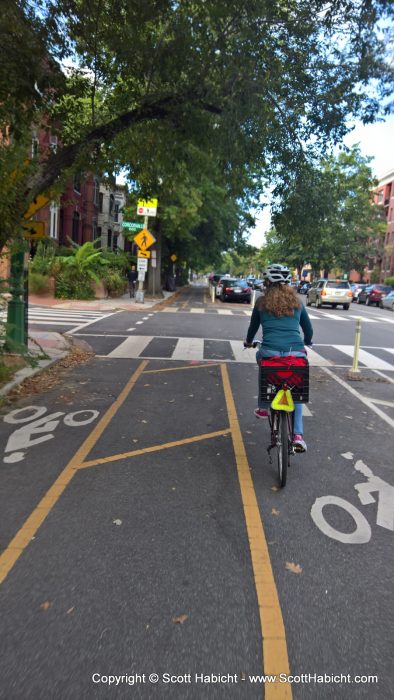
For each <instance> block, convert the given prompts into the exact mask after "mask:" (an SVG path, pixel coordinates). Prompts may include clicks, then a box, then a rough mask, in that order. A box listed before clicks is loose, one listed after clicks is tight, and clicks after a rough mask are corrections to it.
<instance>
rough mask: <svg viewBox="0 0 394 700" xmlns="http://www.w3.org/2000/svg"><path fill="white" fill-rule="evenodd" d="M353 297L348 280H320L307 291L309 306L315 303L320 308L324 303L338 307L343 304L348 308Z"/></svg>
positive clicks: (307, 303) (334, 307)
mask: <svg viewBox="0 0 394 700" xmlns="http://www.w3.org/2000/svg"><path fill="white" fill-rule="evenodd" d="M352 298H353V292H352V290H351V288H350V284H349V282H348V281H347V280H326V279H324V280H319V281H318V282H316V284H314V285H313V286H312V287H311V288H310V289H308V292H307V302H306V305H307V306H311V304H315V305H316V308H317V309H318V308H319V307H321V306H322V305H323V304H330V305H331V306H332V308H333V309H336V307H337V306H338V304H341V305H342V306H343V308H344V309H345V311H347V310H348V308H349V306H350V303H351V301H352Z"/></svg>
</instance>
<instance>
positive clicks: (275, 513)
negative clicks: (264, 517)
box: [271, 508, 280, 515]
mask: <svg viewBox="0 0 394 700" xmlns="http://www.w3.org/2000/svg"><path fill="white" fill-rule="evenodd" d="M279 513H280V510H277V509H276V508H273V509H272V510H271V515H279Z"/></svg>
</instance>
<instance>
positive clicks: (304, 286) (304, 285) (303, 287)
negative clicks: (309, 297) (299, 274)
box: [297, 282, 312, 294]
mask: <svg viewBox="0 0 394 700" xmlns="http://www.w3.org/2000/svg"><path fill="white" fill-rule="evenodd" d="M311 286H312V285H311V283H310V282H301V284H299V285H298V287H297V292H298V293H299V294H307V292H308V289H310V288H311Z"/></svg>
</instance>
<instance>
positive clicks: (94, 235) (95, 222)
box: [92, 219, 97, 241]
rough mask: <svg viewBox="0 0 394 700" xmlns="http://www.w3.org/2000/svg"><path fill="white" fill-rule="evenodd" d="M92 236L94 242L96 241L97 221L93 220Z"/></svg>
mask: <svg viewBox="0 0 394 700" xmlns="http://www.w3.org/2000/svg"><path fill="white" fill-rule="evenodd" d="M92 235H93V240H94V241H95V240H96V238H97V221H96V220H95V219H93V221H92Z"/></svg>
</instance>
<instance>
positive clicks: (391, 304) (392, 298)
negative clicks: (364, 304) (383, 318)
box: [379, 291, 394, 311]
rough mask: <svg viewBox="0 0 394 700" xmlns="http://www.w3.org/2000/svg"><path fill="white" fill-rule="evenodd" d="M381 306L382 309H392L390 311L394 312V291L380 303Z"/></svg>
mask: <svg viewBox="0 0 394 700" xmlns="http://www.w3.org/2000/svg"><path fill="white" fill-rule="evenodd" d="M379 306H380V308H381V309H390V311H394V291H393V292H390V294H387V296H386V297H383V299H381V300H380V302H379Z"/></svg>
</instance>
